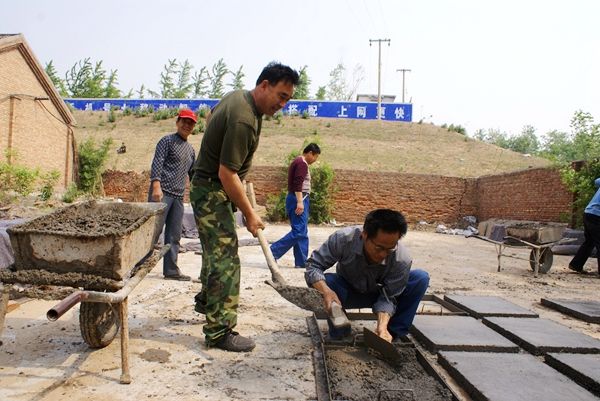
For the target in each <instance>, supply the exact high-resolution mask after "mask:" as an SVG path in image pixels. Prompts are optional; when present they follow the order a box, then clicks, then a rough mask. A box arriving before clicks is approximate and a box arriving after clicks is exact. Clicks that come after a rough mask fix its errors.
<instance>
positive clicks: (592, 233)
mask: <svg viewBox="0 0 600 401" xmlns="http://www.w3.org/2000/svg"><path fill="white" fill-rule="evenodd" d="M594 185H595V186H596V188H597V189H596V193H595V194H594V196H593V197H592V200H591V201H590V203H588V205H587V207H586V208H585V210H584V213H583V235H584V241H583V244H581V246H580V247H579V249H578V250H577V253H576V254H575V256H574V257H573V259H572V260H571V262H570V263H569V269H571V270H574V271H576V272H579V273H583V266H584V265H585V262H587V260H588V258H589V257H590V255H591V254H592V251H593V250H594V248H596V257H597V258H598V274H600V178H596V179H595V180H594Z"/></svg>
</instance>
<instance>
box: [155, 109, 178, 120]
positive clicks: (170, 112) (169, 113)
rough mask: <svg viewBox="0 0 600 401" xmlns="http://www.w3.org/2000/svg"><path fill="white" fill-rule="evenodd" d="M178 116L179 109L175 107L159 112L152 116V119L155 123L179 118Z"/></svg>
mask: <svg viewBox="0 0 600 401" xmlns="http://www.w3.org/2000/svg"><path fill="white" fill-rule="evenodd" d="M177 114H179V109H177V108H175V107H167V108H165V109H160V110H157V111H156V112H155V113H154V115H153V116H152V119H153V120H154V121H159V120H168V119H169V118H173V117H177Z"/></svg>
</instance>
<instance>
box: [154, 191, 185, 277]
mask: <svg viewBox="0 0 600 401" xmlns="http://www.w3.org/2000/svg"><path fill="white" fill-rule="evenodd" d="M148 202H152V198H151V193H150V192H149V193H148ZM161 202H163V203H166V204H167V207H166V208H165V213H164V214H163V220H164V222H163V224H164V230H163V237H164V243H165V244H171V249H169V252H167V253H166V254H165V256H164V257H163V275H165V276H177V275H180V274H181V271H180V270H179V267H178V266H177V256H178V255H179V242H180V241H181V229H182V228H181V227H182V225H183V200H181V199H177V198H173V197H171V196H169V195H167V194H165V193H163V198H162V201H161Z"/></svg>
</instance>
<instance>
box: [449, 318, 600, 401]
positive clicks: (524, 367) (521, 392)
mask: <svg viewBox="0 0 600 401" xmlns="http://www.w3.org/2000/svg"><path fill="white" fill-rule="evenodd" d="M521 320H523V319H521ZM526 320H529V319H526ZM438 362H439V363H440V364H441V365H442V366H443V367H444V368H445V369H446V370H447V371H448V373H450V375H451V376H452V377H453V378H454V379H455V380H456V381H457V382H458V383H459V384H460V385H461V386H462V387H463V388H464V389H465V390H466V391H467V392H468V393H469V395H470V396H471V397H472V398H473V399H474V400H476V401H484V400H485V401H531V400H544V401H565V400H579V401H591V400H596V401H597V400H598V398H597V397H596V396H595V395H594V394H592V393H590V392H589V391H587V390H586V389H584V388H583V387H581V386H579V385H577V383H575V382H574V381H572V380H571V379H569V378H568V377H566V376H564V375H562V374H561V373H559V372H558V371H556V370H554V369H552V368H551V367H550V366H548V365H545V364H544V363H543V362H541V361H540V360H538V359H537V358H536V357H534V356H533V355H529V354H506V353H488V352H447V351H443V352H440V353H439V354H438Z"/></svg>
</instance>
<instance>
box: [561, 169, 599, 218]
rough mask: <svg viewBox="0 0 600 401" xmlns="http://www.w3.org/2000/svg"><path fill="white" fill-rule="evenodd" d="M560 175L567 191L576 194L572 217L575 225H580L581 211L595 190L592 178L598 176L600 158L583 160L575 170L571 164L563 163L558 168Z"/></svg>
mask: <svg viewBox="0 0 600 401" xmlns="http://www.w3.org/2000/svg"><path fill="white" fill-rule="evenodd" d="M560 175H561V178H562V181H563V183H564V184H565V185H566V187H567V188H568V189H569V191H571V192H573V193H574V194H575V195H576V199H575V201H573V210H574V213H575V215H574V216H573V217H574V221H575V227H582V226H583V211H584V209H585V208H586V206H587V205H588V203H589V202H590V200H591V199H592V197H593V196H594V194H595V193H596V190H597V188H596V187H595V185H594V180H595V179H596V178H598V177H600V159H594V160H592V161H589V162H585V163H584V164H583V165H582V166H581V168H580V169H579V170H575V169H574V168H573V167H572V166H571V164H567V165H564V166H563V167H562V168H561V169H560Z"/></svg>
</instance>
